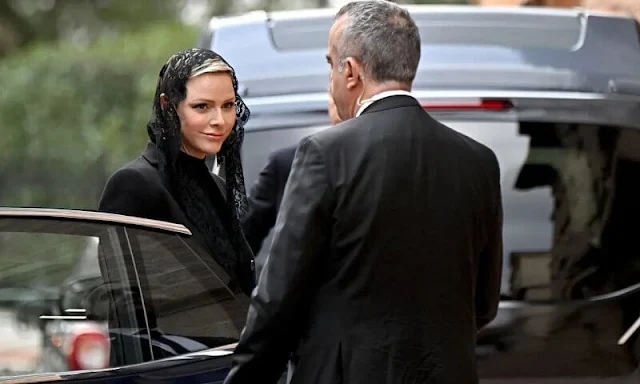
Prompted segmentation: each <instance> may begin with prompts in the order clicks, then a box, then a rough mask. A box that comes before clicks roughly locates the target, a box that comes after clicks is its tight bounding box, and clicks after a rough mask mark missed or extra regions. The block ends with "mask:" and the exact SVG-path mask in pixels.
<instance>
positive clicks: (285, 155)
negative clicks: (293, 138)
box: [271, 144, 298, 163]
mask: <svg viewBox="0 0 640 384" xmlns="http://www.w3.org/2000/svg"><path fill="white" fill-rule="evenodd" d="M297 149H298V145H297V144H296V145H292V146H289V147H284V148H280V149H278V150H275V151H273V153H272V154H271V160H272V161H274V162H277V163H280V162H283V163H291V162H292V161H293V158H294V156H295V154H296V150H297Z"/></svg>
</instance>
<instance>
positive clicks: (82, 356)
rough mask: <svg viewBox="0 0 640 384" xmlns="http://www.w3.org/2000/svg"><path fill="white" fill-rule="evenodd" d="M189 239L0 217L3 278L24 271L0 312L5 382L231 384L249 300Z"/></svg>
mask: <svg viewBox="0 0 640 384" xmlns="http://www.w3.org/2000/svg"><path fill="white" fill-rule="evenodd" d="M190 235H191V234H190V232H189V230H188V229H186V228H185V227H184V226H182V225H178V224H172V223H165V222H158V221H154V220H147V219H140V218H134V217H127V216H121V215H113V214H106V213H98V212H84V211H75V210H54V209H29V208H0V273H4V275H3V276H4V277H5V279H6V280H7V281H10V280H11V279H10V277H9V276H8V273H9V272H11V271H18V270H19V271H22V272H21V274H20V281H21V286H20V291H12V292H14V295H13V297H11V296H9V295H7V297H5V298H4V300H3V303H2V304H3V305H2V306H1V307H0V327H2V329H0V369H1V370H0V382H3V381H5V380H6V381H7V382H33V381H38V382H47V381H49V380H52V381H60V380H69V381H72V382H74V383H82V382H91V383H100V382H104V383H125V382H126V383H129V382H132V380H133V381H134V382H136V383H145V382H150V383H152V382H166V380H167V379H168V378H170V379H171V380H177V379H178V378H180V379H181V380H185V381H184V382H189V383H198V382H203V383H204V382H206V383H221V382H222V381H223V380H224V377H225V375H226V373H227V372H228V369H229V366H230V358H229V355H230V354H231V353H232V352H233V348H234V346H235V344H234V343H236V342H237V340H238V337H239V334H240V331H241V330H242V326H243V325H244V321H245V316H246V311H247V308H248V298H247V297H246V296H244V295H243V294H242V293H241V292H239V291H237V290H233V289H231V288H229V286H228V285H227V283H228V282H229V276H227V275H226V273H224V271H223V270H222V269H221V268H220V267H219V266H218V265H217V264H216V263H215V262H214V261H213V259H212V258H211V256H210V255H208V254H206V253H201V252H200V250H199V248H198V246H197V245H196V244H194V243H193V242H192V241H191V239H190ZM44 262H47V263H46V267H42V265H44V264H43V263H44ZM30 265H40V268H29V266H30ZM25 271H29V272H28V273H26V272H25ZM44 291H46V292H49V293H50V295H51V292H57V295H56V296H55V297H48V298H49V299H48V300H47V301H43V300H42V295H38V294H36V293H37V292H44ZM15 292H22V294H15ZM34 292H35V293H34ZM25 307H27V308H30V309H29V311H27V312H25V311H24V310H22V309H20V308H25ZM18 312H20V313H21V315H20V316H18V315H17V313H18ZM23 375H32V377H31V378H27V377H23ZM33 375H36V376H33ZM16 376H19V378H17V377H16ZM19 380H25V381H19Z"/></svg>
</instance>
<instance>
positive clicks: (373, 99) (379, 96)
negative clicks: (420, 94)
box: [354, 89, 413, 117]
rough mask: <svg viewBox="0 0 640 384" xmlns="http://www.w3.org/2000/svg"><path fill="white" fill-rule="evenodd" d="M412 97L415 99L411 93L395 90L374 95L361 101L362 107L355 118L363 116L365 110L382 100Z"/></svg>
mask: <svg viewBox="0 0 640 384" xmlns="http://www.w3.org/2000/svg"><path fill="white" fill-rule="evenodd" d="M400 95H402V96H411V97H413V95H412V94H411V92H407V91H403V90H400V89H398V90H395V91H384V92H380V93H378V94H376V95H373V96H372V97H370V98H368V99H366V100H363V101H361V102H360V103H361V104H360V107H359V108H358V111H357V112H356V115H355V116H354V117H358V116H360V115H361V114H362V112H364V110H365V109H367V108H369V106H370V105H371V104H373V103H374V102H376V101H378V100H380V99H384V98H386V97H391V96H400Z"/></svg>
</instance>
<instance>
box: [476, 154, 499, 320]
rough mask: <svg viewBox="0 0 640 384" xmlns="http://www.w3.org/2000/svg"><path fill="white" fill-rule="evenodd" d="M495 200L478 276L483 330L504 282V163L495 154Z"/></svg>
mask: <svg viewBox="0 0 640 384" xmlns="http://www.w3.org/2000/svg"><path fill="white" fill-rule="evenodd" d="M491 159H492V161H491V163H490V166H491V172H490V180H491V184H490V185H491V188H489V190H490V192H489V194H488V196H489V198H490V199H491V201H490V204H489V206H490V207H491V209H490V211H489V212H490V216H489V218H488V226H487V227H488V228H487V230H488V232H487V233H488V242H487V244H486V246H485V248H484V250H483V252H482V253H481V255H480V259H479V263H478V275H477V278H476V327H477V329H478V330H480V329H481V328H482V327H484V326H486V325H487V324H489V323H490V322H491V321H492V320H493V319H494V318H495V317H496V314H497V312H498V304H499V303H500V284H501V282H502V259H503V251H502V221H503V214H502V196H501V192H500V166H499V165H498V161H497V159H496V157H495V155H494V154H493V153H491Z"/></svg>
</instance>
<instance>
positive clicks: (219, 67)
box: [189, 57, 233, 79]
mask: <svg viewBox="0 0 640 384" xmlns="http://www.w3.org/2000/svg"><path fill="white" fill-rule="evenodd" d="M219 72H227V73H229V74H233V69H231V67H230V66H229V65H227V63H225V62H224V61H223V60H222V59H221V58H219V57H216V58H213V59H207V60H205V61H204V62H202V64H200V65H198V66H197V67H195V68H193V69H192V70H191V74H190V75H189V78H190V79H191V78H193V77H196V76H200V75H202V74H204V73H219Z"/></svg>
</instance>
